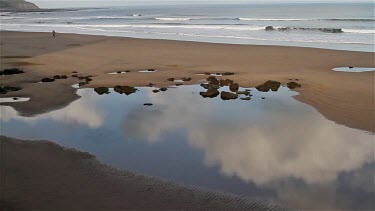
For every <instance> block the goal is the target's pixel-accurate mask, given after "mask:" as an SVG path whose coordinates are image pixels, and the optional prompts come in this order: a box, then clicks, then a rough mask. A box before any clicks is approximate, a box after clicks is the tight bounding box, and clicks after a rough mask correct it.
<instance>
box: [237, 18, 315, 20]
mask: <svg viewBox="0 0 375 211" xmlns="http://www.w3.org/2000/svg"><path fill="white" fill-rule="evenodd" d="M235 19H236V20H241V21H306V20H312V19H298V18H235Z"/></svg>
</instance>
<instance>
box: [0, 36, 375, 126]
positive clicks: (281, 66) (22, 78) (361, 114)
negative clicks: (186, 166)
mask: <svg viewBox="0 0 375 211" xmlns="http://www.w3.org/2000/svg"><path fill="white" fill-rule="evenodd" d="M0 35H1V47H2V48H1V56H2V59H1V68H7V67H21V68H23V69H24V70H25V71H26V73H25V74H20V75H13V76H5V77H1V78H0V80H1V84H3V85H18V86H21V87H24V89H23V90H21V91H18V92H13V93H9V94H6V95H4V97H5V96H12V97H13V96H18V97H31V100H30V101H29V102H25V103H21V104H13V105H12V106H13V107H15V109H16V110H18V111H19V112H20V113H21V114H22V115H35V114H39V113H44V112H46V111H49V110H54V109H57V108H61V107H63V106H65V105H67V104H69V103H70V102H72V101H73V100H75V99H77V98H78V96H77V95H76V94H75V93H74V90H73V89H72V88H71V87H70V85H72V84H75V83H78V82H79V81H78V80H77V79H76V78H69V79H68V80H58V81H56V82H53V83H48V84H47V83H45V84H38V83H35V82H37V81H40V80H41V78H43V77H52V76H53V75H56V74H66V75H68V76H70V75H71V74H72V71H77V72H78V73H79V74H82V75H93V76H94V77H93V78H92V79H93V81H91V82H90V84H88V85H86V86H85V87H99V86H107V87H113V86H115V85H131V86H145V85H148V84H149V83H153V84H156V85H155V86H157V87H163V86H168V85H172V84H174V82H171V81H168V80H167V78H170V77H174V78H176V79H179V78H181V77H191V78H192V81H190V82H185V83H184V84H195V83H200V81H199V80H201V79H205V78H207V76H202V75H197V74H198V73H202V72H207V71H208V72H213V73H215V72H234V73H235V75H232V76H225V77H223V78H229V79H232V80H235V81H236V82H238V83H239V84H240V86H243V87H254V86H257V85H259V84H262V83H264V82H265V81H267V80H277V81H280V82H282V83H283V84H286V83H287V82H289V79H298V83H300V84H301V85H302V88H299V89H296V91H298V92H299V93H300V95H299V96H296V99H298V100H300V101H302V102H305V103H307V104H309V105H312V106H313V107H315V108H316V109H317V110H318V111H319V112H321V113H322V114H323V115H324V116H325V117H326V118H328V119H330V120H332V121H335V122H336V123H338V124H344V125H346V126H348V127H352V128H357V129H361V130H366V131H371V132H374V131H375V129H374V115H375V113H374V72H363V73H345V72H335V71H331V69H332V68H334V67H342V66H358V67H374V66H375V64H374V62H375V60H374V53H365V52H350V51H336V50H324V49H313V48H298V47H280V46H255V45H254V46H253V45H229V44H212V43H211V44H210V43H199V42H185V41H168V40H147V39H133V38H120V37H105V36H89V35H74V34H58V35H57V37H55V38H53V37H52V36H51V34H50V33H24V32H0ZM148 68H153V69H158V70H160V71H158V72H155V73H140V72H138V71H139V70H144V69H148ZM124 70H130V71H131V72H130V73H126V74H120V75H110V74H107V73H111V72H115V71H124Z"/></svg>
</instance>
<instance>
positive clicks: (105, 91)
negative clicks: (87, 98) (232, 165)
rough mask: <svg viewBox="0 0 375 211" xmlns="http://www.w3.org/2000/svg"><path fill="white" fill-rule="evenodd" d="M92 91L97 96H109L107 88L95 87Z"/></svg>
mask: <svg viewBox="0 0 375 211" xmlns="http://www.w3.org/2000/svg"><path fill="white" fill-rule="evenodd" d="M94 91H95V92H96V93H98V95H103V94H109V89H108V88H107V87H97V88H95V89H94Z"/></svg>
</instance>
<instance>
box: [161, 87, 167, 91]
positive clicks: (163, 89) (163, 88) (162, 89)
mask: <svg viewBox="0 0 375 211" xmlns="http://www.w3.org/2000/svg"><path fill="white" fill-rule="evenodd" d="M167 90H168V89H167V88H165V87H162V88H160V91H162V92H165V91H167Z"/></svg>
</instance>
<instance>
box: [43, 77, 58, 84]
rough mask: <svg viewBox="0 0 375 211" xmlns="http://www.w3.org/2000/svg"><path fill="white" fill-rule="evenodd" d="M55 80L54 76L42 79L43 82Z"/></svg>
mask: <svg viewBox="0 0 375 211" xmlns="http://www.w3.org/2000/svg"><path fill="white" fill-rule="evenodd" d="M54 81H55V79H53V78H43V79H42V82H43V83H46V82H54Z"/></svg>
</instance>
